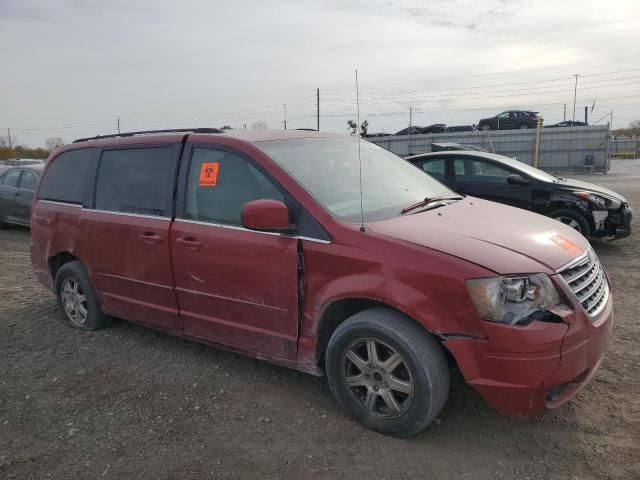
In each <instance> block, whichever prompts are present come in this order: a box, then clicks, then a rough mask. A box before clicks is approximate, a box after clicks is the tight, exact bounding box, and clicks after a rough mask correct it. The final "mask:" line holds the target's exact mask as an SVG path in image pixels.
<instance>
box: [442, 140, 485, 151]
mask: <svg viewBox="0 0 640 480" xmlns="http://www.w3.org/2000/svg"><path fill="white" fill-rule="evenodd" d="M449 150H456V151H457V150H473V151H475V152H487V150H486V149H484V148H482V147H478V146H477V145H463V144H461V143H456V142H434V143H432V144H431V151H432V152H444V151H449Z"/></svg>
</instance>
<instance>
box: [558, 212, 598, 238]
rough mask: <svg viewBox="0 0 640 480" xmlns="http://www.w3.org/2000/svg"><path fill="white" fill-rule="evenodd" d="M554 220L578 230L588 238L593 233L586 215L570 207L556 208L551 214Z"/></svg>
mask: <svg viewBox="0 0 640 480" xmlns="http://www.w3.org/2000/svg"><path fill="white" fill-rule="evenodd" d="M549 216H550V217H551V218H553V219H554V220H558V221H560V222H562V223H564V224H565V225H567V226H569V227H571V228H573V229H574V230H577V231H578V232H579V233H581V234H582V235H583V236H585V237H586V238H589V236H590V235H591V229H590V228H589V222H588V221H587V219H586V218H584V216H582V215H581V214H579V213H578V212H575V211H573V210H569V209H560V210H554V211H553V212H551V213H550V214H549Z"/></svg>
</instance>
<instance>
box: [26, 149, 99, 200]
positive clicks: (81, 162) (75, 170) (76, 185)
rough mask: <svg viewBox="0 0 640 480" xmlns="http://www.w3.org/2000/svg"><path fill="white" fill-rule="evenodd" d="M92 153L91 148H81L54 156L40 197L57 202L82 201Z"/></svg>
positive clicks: (45, 175)
mask: <svg viewBox="0 0 640 480" xmlns="http://www.w3.org/2000/svg"><path fill="white" fill-rule="evenodd" d="M92 155H93V150H91V149H79V150H71V151H69V152H64V153H62V154H61V155H58V156H57V157H56V158H54V159H53V160H52V162H51V164H50V165H49V166H48V167H47V169H46V171H45V173H44V177H43V178H42V185H41V187H40V191H39V194H38V195H39V197H40V198H41V199H43V200H54V201H56V202H65V203H82V200H83V199H84V190H85V186H86V185H87V183H88V181H89V179H88V178H87V173H88V171H89V167H90V164H91V157H92Z"/></svg>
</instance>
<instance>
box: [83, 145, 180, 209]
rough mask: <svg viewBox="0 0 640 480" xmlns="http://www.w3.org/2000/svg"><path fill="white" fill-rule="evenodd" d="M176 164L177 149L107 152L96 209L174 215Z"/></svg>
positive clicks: (136, 149)
mask: <svg viewBox="0 0 640 480" xmlns="http://www.w3.org/2000/svg"><path fill="white" fill-rule="evenodd" d="M176 161H177V156H176V154H175V150H174V149H173V147H146V148H127V149H122V150H106V151H104V152H103V153H102V157H101V159H100V165H99V167H98V177H97V180H96V192H95V198H96V203H95V205H96V209H97V210H106V211H111V212H123V213H134V214H139V215H151V216H159V217H167V216H170V215H171V201H172V196H173V184H174V181H175V173H176Z"/></svg>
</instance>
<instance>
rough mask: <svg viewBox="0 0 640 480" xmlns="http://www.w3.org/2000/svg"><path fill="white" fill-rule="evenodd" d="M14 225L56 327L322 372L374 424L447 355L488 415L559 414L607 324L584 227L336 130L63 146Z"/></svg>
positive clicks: (396, 411)
mask: <svg viewBox="0 0 640 480" xmlns="http://www.w3.org/2000/svg"><path fill="white" fill-rule="evenodd" d="M360 171H361V172H362V174H361V175H360V174H359V172H360ZM425 198H427V199H433V201H429V200H425ZM363 199H364V200H365V201H364V202H363ZM505 215H508V216H510V226H509V229H508V230H507V231H505V230H506V229H504V228H502V226H503V219H504V217H505ZM32 218H33V222H32V227H31V244H30V248H31V260H32V264H33V268H34V273H35V275H36V276H37V277H38V279H39V280H40V281H41V282H42V283H43V284H44V285H46V286H47V287H48V288H50V289H51V290H53V291H54V292H55V294H56V297H57V300H58V306H59V312H60V314H61V316H62V318H63V319H64V321H65V322H66V323H67V324H68V325H69V326H71V327H74V328H78V329H84V330H96V329H98V328H101V327H105V326H107V325H109V323H110V322H111V316H114V317H118V318H124V319H127V320H131V321H135V322H140V323H142V324H144V325H148V326H150V327H155V328H158V329H160V330H162V331H165V332H169V333H173V334H175V335H179V336H182V337H185V338H188V339H191V340H194V341H198V342H202V343H210V344H213V345H218V346H224V347H226V348H229V349H231V350H233V351H236V352H241V353H244V354H245V355H250V356H253V357H256V358H258V359H262V360H270V361H272V362H274V363H277V364H279V365H283V366H288V367H291V368H296V369H299V370H301V371H304V372H308V373H311V374H315V375H323V374H324V375H326V376H327V379H328V383H329V387H330V389H331V391H332V392H333V393H334V395H335V398H336V401H337V403H338V405H340V407H341V408H343V409H344V410H345V411H346V412H348V413H350V414H351V415H352V416H353V417H354V418H355V419H357V420H358V421H360V422H361V423H362V424H363V425H365V426H367V427H369V428H372V429H374V430H378V431H381V432H384V433H387V434H391V435H397V436H408V435H412V434H415V433H418V432H419V431H421V430H422V429H424V428H425V427H426V426H427V425H428V424H429V423H430V422H431V421H432V420H433V419H435V418H436V417H437V416H438V415H439V413H440V411H441V410H442V408H443V407H444V404H445V402H446V400H447V396H448V393H449V383H450V368H449V363H448V360H449V359H451V362H452V366H453V362H454V361H455V368H456V370H458V369H459V370H460V371H461V372H462V375H463V376H464V378H465V379H466V380H468V382H469V383H470V385H472V386H473V387H474V388H475V389H477V391H479V392H480V394H481V395H483V396H484V398H486V399H487V400H488V401H489V402H490V403H491V405H493V406H495V407H496V408H497V409H498V410H499V411H500V412H503V413H507V414H514V415H534V416H539V415H541V414H542V413H544V411H545V410H546V409H547V408H555V407H558V406H560V405H562V404H563V403H566V402H568V401H569V400H571V399H572V398H573V397H575V396H576V395H577V394H578V392H579V391H580V389H581V388H582V387H584V386H585V385H586V384H587V383H589V381H590V380H591V378H592V377H593V375H594V374H595V371H596V370H597V368H598V366H599V365H600V363H601V361H602V356H603V353H604V350H605V346H606V343H607V338H608V336H609V332H610V331H611V328H612V325H613V317H612V312H613V301H612V297H611V293H610V292H611V288H610V284H609V280H608V278H607V276H606V275H605V273H604V270H603V269H602V267H601V265H600V262H599V260H598V257H597V256H596V254H595V253H594V252H593V250H592V249H591V247H590V246H589V244H588V242H587V241H586V239H585V238H584V237H583V236H582V235H580V234H579V233H577V232H576V231H574V230H572V229H571V228H569V227H567V226H565V225H561V224H558V223H557V222H554V221H552V220H549V219H548V218H544V217H542V216H540V215H535V214H532V213H529V212H525V211H522V210H517V209H514V208H509V207H506V206H504V205H500V204H498V203H494V202H487V201H484V200H480V199H475V198H473V199H472V198H462V197H461V196H459V195H456V194H455V193H454V192H452V191H451V190H450V189H448V188H447V187H446V186H444V185H443V184H442V183H440V182H438V181H436V180H434V179H433V178H431V177H430V176H429V175H423V174H421V173H420V172H419V171H418V170H417V169H416V168H414V167H413V166H412V165H410V164H409V163H407V162H405V161H404V160H402V159H401V158H399V157H397V156H396V155H394V154H393V153H391V152H389V151H388V150H385V149H383V148H381V147H378V146H377V145H374V144H372V143H369V142H366V141H364V140H360V139H356V138H352V137H349V136H342V135H333V134H327V133H321V132H306V131H294V130H281V131H268V130H231V131H228V132H223V131H221V130H213V129H194V130H191V131H185V130H184V129H182V130H179V131H172V132H167V131H164V132H157V131H156V132H138V134H136V133H126V134H122V136H120V137H117V136H113V137H112V138H104V137H102V138H95V139H86V140H85V141H76V142H74V143H73V144H71V145H66V146H63V147H61V148H58V149H56V150H55V151H54V152H53V153H52V154H51V157H50V158H49V161H48V163H47V166H46V169H45V171H44V173H43V175H42V180H41V181H40V185H39V187H38V192H37V194H36V198H35V199H34V204H33V215H32ZM594 272H595V273H594ZM579 273H581V274H579ZM585 285H586V286H587V287H588V288H587V289H586V290H585V288H584V286H585ZM496 292H504V294H503V295H497V294H496ZM553 312H559V313H560V314H561V315H562V317H559V315H557V314H555V313H553ZM41 328H42V329H43V331H46V330H47V326H46V325H43V326H42V327H41ZM86 339H87V336H86V335H82V336H79V337H78V340H77V342H79V343H81V342H82V341H83V340H86ZM162 354H163V352H162V351H161V350H158V355H157V358H158V361H159V362H162V363H163V364H164V365H169V364H170V363H171V361H172V359H171V358H167V357H164V358H163V356H162ZM109 356H110V352H108V351H106V352H104V361H105V362H109ZM133 356H135V352H133V353H132V358H133ZM247 365H250V364H247ZM585 372H586V373H585ZM169 381H170V380H169ZM203 381H206V380H203ZM158 388H160V389H162V388H164V386H163V385H159V387H158ZM456 403H457V402H456ZM450 408H451V409H452V411H454V412H455V409H456V408H459V405H455V404H454V405H453V406H450ZM199 420H200V421H205V420H206V419H205V418H204V417H203V418H201V419H199Z"/></svg>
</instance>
